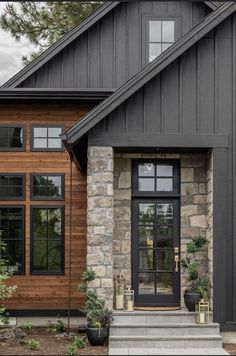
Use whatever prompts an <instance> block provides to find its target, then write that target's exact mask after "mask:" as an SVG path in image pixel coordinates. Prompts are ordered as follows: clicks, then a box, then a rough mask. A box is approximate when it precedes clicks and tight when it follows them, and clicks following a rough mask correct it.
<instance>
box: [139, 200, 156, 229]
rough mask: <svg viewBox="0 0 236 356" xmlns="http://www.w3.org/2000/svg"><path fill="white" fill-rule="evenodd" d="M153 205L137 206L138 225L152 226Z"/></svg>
mask: <svg viewBox="0 0 236 356" xmlns="http://www.w3.org/2000/svg"><path fill="white" fill-rule="evenodd" d="M154 211H155V205H154V204H139V223H140V224H143V225H146V224H147V225H152V224H153V223H154Z"/></svg>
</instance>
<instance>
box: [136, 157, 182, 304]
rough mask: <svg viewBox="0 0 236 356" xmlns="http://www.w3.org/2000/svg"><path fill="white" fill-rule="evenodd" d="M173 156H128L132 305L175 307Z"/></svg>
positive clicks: (177, 290)
mask: <svg viewBox="0 0 236 356" xmlns="http://www.w3.org/2000/svg"><path fill="white" fill-rule="evenodd" d="M179 200H180V174H179V161H178V160H155V161H154V160H153V161H151V160H148V161H147V160H145V161H140V160H133V164H132V287H133V289H134V290H135V306H136V307H179V306H180V263H179V256H180V228H179V226H180V202H179Z"/></svg>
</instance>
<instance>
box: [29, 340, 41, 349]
mask: <svg viewBox="0 0 236 356" xmlns="http://www.w3.org/2000/svg"><path fill="white" fill-rule="evenodd" d="M28 346H29V348H30V350H32V351H33V350H37V349H38V348H39V346H40V344H39V341H37V340H35V339H30V340H28Z"/></svg>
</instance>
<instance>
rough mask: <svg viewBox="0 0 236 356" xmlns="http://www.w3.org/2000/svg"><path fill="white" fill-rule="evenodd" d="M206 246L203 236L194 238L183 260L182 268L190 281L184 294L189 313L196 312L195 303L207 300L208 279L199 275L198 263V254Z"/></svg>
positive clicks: (188, 245)
mask: <svg viewBox="0 0 236 356" xmlns="http://www.w3.org/2000/svg"><path fill="white" fill-rule="evenodd" d="M205 244H206V239H205V238H204V237H202V236H198V237H194V238H193V239H192V242H190V243H188V244H187V255H186V256H185V257H184V258H182V259H181V264H182V267H183V268H184V269H185V270H186V271H187V277H188V279H189V281H190V283H189V287H188V288H186V290H185V293H184V302H185V305H186V307H187V309H188V310H189V311H195V303H197V302H199V300H200V299H204V300H207V290H208V283H209V281H208V278H207V276H203V275H201V276H200V275H199V269H200V266H201V264H200V262H197V260H196V259H197V252H199V251H200V250H201V249H202V247H203V246H204V245H205Z"/></svg>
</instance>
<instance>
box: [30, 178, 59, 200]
mask: <svg viewBox="0 0 236 356" xmlns="http://www.w3.org/2000/svg"><path fill="white" fill-rule="evenodd" d="M63 198H64V174H32V175H31V199H36V200H47V199H51V200H52V199H63Z"/></svg>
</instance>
